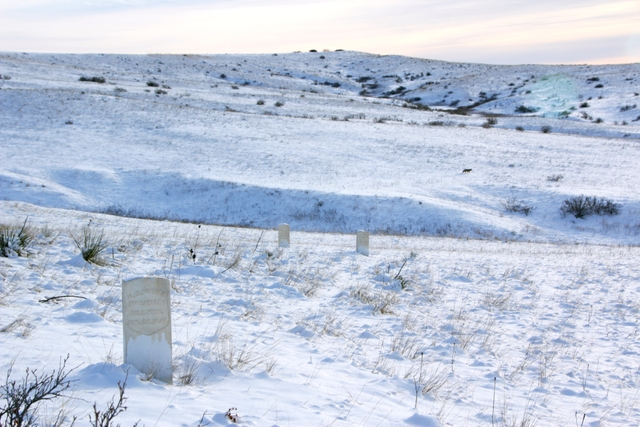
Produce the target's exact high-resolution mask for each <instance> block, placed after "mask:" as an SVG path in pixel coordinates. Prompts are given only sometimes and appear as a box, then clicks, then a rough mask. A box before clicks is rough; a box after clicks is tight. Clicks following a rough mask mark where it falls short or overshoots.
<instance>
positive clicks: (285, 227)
mask: <svg viewBox="0 0 640 427" xmlns="http://www.w3.org/2000/svg"><path fill="white" fill-rule="evenodd" d="M290 235H291V228H290V227H289V224H280V225H279V226H278V246H279V247H281V248H288V247H289V243H290V240H289V237H290Z"/></svg>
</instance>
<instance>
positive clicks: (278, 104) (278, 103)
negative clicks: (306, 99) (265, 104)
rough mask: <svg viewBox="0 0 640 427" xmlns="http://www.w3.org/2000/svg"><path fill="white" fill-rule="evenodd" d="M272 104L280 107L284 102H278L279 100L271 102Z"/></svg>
mask: <svg viewBox="0 0 640 427" xmlns="http://www.w3.org/2000/svg"><path fill="white" fill-rule="evenodd" d="M273 105H275V106H276V107H282V106H283V105H284V102H280V101H278V102H276V103H275V104H273Z"/></svg>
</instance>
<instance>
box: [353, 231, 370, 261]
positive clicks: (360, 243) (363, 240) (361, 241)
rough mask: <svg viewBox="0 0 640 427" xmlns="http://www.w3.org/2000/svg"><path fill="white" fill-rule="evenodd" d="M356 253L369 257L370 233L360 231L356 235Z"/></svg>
mask: <svg viewBox="0 0 640 427" xmlns="http://www.w3.org/2000/svg"><path fill="white" fill-rule="evenodd" d="M356 252H358V253H359V254H362V255H366V256H369V233H368V232H367V231H363V230H360V231H358V234H357V235H356Z"/></svg>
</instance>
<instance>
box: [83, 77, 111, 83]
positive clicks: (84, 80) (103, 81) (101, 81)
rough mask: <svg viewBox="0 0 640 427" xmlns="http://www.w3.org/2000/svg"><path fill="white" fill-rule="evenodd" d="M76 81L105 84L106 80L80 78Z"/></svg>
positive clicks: (101, 78) (102, 78)
mask: <svg viewBox="0 0 640 427" xmlns="http://www.w3.org/2000/svg"><path fill="white" fill-rule="evenodd" d="M78 80H80V81H81V82H94V83H106V82H107V80H106V79H105V78H104V77H80V78H79V79H78Z"/></svg>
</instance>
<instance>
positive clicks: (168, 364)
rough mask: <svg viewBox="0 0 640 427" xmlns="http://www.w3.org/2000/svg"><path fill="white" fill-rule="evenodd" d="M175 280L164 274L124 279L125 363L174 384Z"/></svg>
mask: <svg viewBox="0 0 640 427" xmlns="http://www.w3.org/2000/svg"><path fill="white" fill-rule="evenodd" d="M170 295H171V283H170V282H169V280H167V279H163V278H160V277H140V278H135V279H129V280H125V281H123V282H122V328H123V333H124V363H129V364H131V365H133V366H134V367H135V368H136V369H138V370H139V371H140V372H144V373H146V374H148V375H149V376H151V377H153V378H156V379H158V380H160V381H164V382H165V383H167V384H173V369H172V356H171V342H172V341H171V299H170Z"/></svg>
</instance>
